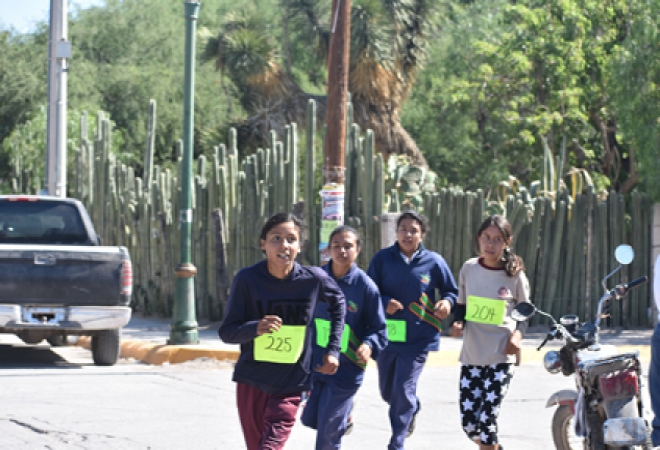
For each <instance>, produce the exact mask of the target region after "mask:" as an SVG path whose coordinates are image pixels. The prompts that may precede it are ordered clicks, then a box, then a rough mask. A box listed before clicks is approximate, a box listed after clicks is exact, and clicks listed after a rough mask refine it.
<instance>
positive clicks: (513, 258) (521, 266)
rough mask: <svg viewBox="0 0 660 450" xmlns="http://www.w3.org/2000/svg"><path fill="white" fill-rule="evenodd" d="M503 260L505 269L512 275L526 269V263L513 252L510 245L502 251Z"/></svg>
mask: <svg viewBox="0 0 660 450" xmlns="http://www.w3.org/2000/svg"><path fill="white" fill-rule="evenodd" d="M502 260H503V261H504V271H505V272H506V274H507V275H508V276H510V277H513V276H515V275H516V274H517V273H518V272H522V271H523V270H525V263H524V262H523V260H522V258H521V257H520V256H518V255H516V254H515V253H513V252H512V251H511V249H510V248H509V247H507V248H505V249H504V251H503V252H502Z"/></svg>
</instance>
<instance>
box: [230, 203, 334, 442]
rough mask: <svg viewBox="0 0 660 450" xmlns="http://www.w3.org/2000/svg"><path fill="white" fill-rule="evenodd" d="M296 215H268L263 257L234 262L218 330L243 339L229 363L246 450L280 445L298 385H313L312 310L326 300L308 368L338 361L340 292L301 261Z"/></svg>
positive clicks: (328, 368) (322, 368) (326, 369)
mask: <svg viewBox="0 0 660 450" xmlns="http://www.w3.org/2000/svg"><path fill="white" fill-rule="evenodd" d="M300 230H301V223H300V221H299V219H298V218H296V217H295V216H294V215H293V214H290V213H278V214H275V215H274V216H272V217H271V218H270V219H268V221H267V222H266V224H265V225H264V226H263V228H262V230H261V236H260V243H261V249H262V250H263V251H264V252H265V253H266V259H265V260H264V261H261V262H258V263H257V264H255V265H253V266H251V267H247V268H244V269H242V270H240V271H239V272H238V273H237V274H236V276H235V277H234V281H233V284H232V287H231V291H230V294H229V300H228V302H227V308H226V315H225V318H224V320H223V322H222V325H221V326H220V329H219V330H218V334H219V335H220V338H221V339H222V340H223V341H225V342H228V343H232V344H241V354H240V356H239V358H238V361H237V362H236V366H235V368H234V376H233V380H234V381H235V382H236V383H237V385H236V403H237V406H238V414H239V418H240V421H241V426H242V428H243V435H244V437H245V443H246V445H247V448H248V450H263V449H268V450H275V449H281V448H283V447H284V444H285V443H286V440H287V439H288V438H289V435H290V434H291V429H292V427H293V424H294V423H295V420H296V414H297V411H298V406H299V405H300V400H301V396H302V392H304V391H307V390H309V389H310V387H311V373H312V345H311V344H312V335H313V329H312V327H313V325H314V321H313V318H314V311H315V309H316V305H317V304H318V303H319V302H325V303H327V304H328V318H329V325H328V329H329V332H328V344H327V347H326V349H325V353H324V355H323V357H322V361H321V362H320V363H319V365H318V366H316V367H315V368H314V370H316V371H317V372H319V373H322V374H327V375H332V374H334V373H335V372H336V371H337V368H338V367H339V352H340V341H341V334H342V330H343V329H344V315H345V314H346V308H345V302H344V294H343V293H342V292H341V290H340V289H339V286H337V283H335V281H334V280H333V279H332V277H330V276H328V274H327V273H326V272H324V271H323V270H322V269H321V268H319V267H306V266H301V265H300V264H298V263H297V262H296V261H295V258H296V256H297V255H298V253H299V252H300Z"/></svg>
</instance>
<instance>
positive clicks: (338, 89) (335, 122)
mask: <svg viewBox="0 0 660 450" xmlns="http://www.w3.org/2000/svg"><path fill="white" fill-rule="evenodd" d="M350 30H351V1H350V0H332V24H331V32H330V53H329V55H328V109H327V113H326V135H325V154H324V157H323V184H324V185H328V184H330V183H336V184H338V185H343V184H344V175H345V167H344V148H345V144H346V101H347V100H348V64H349V52H350Z"/></svg>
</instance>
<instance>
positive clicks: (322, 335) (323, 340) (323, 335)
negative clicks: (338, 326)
mask: <svg viewBox="0 0 660 450" xmlns="http://www.w3.org/2000/svg"><path fill="white" fill-rule="evenodd" d="M314 324H315V325H316V345H318V346H319V347H321V348H326V347H327V346H328V341H329V340H330V321H329V320H325V319H314ZM350 334H351V327H349V326H348V325H344V332H343V333H342V335H341V351H342V353H343V352H345V351H346V349H347V348H348V340H349V338H350Z"/></svg>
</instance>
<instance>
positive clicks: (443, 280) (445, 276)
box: [436, 257, 458, 306]
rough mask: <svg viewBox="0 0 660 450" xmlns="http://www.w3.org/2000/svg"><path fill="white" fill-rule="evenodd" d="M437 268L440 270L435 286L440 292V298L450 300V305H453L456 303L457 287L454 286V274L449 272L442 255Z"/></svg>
mask: <svg viewBox="0 0 660 450" xmlns="http://www.w3.org/2000/svg"><path fill="white" fill-rule="evenodd" d="M438 270H439V271H440V280H439V282H438V284H437V285H436V286H437V289H438V291H439V292H440V299H441V300H442V299H447V300H449V301H450V303H451V305H452V306H454V305H455V304H456V299H457V298H458V287H457V286H456V280H454V275H453V274H452V273H451V270H449V266H448V265H447V263H446V262H445V260H444V259H443V258H442V257H440V263H439V264H438Z"/></svg>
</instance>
